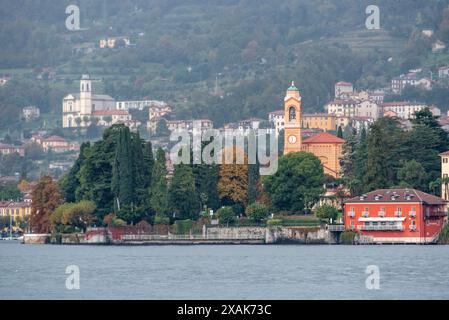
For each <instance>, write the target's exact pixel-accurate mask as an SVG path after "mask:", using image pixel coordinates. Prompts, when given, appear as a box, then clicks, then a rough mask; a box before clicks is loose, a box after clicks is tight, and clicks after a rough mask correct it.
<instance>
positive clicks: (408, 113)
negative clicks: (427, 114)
mask: <svg viewBox="0 0 449 320" xmlns="http://www.w3.org/2000/svg"><path fill="white" fill-rule="evenodd" d="M425 108H429V109H430V111H431V112H432V114H433V115H434V116H440V115H441V111H440V109H438V108H436V107H433V106H430V107H429V106H427V105H426V104H423V103H416V102H407V101H396V102H385V103H383V104H382V105H381V110H382V111H381V112H382V114H383V116H384V117H396V118H399V119H406V120H410V119H413V117H414V114H415V112H417V111H421V110H423V109H425Z"/></svg>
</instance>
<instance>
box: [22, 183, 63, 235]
mask: <svg viewBox="0 0 449 320" xmlns="http://www.w3.org/2000/svg"><path fill="white" fill-rule="evenodd" d="M31 196H32V200H33V202H32V205H31V217H30V227H31V231H32V232H35V233H48V232H49V231H50V230H51V219H50V217H51V214H52V213H53V212H54V210H55V209H56V207H58V206H59V205H60V204H61V202H62V201H61V194H60V192H59V187H58V184H57V183H56V182H55V181H53V179H52V177H51V176H48V175H46V176H43V177H42V178H41V179H40V180H39V183H38V184H37V186H36V188H34V190H33V192H32V194H31Z"/></svg>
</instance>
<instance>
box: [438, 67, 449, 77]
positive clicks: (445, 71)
mask: <svg viewBox="0 0 449 320" xmlns="http://www.w3.org/2000/svg"><path fill="white" fill-rule="evenodd" d="M448 77H449V66H444V67H440V68H438V78H440V79H444V78H448Z"/></svg>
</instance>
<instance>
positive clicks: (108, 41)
mask: <svg viewBox="0 0 449 320" xmlns="http://www.w3.org/2000/svg"><path fill="white" fill-rule="evenodd" d="M119 42H122V44H123V46H125V47H128V46H130V45H131V41H130V40H129V38H128V37H109V38H104V39H100V41H99V46H100V48H101V49H105V48H109V49H114V48H115V47H117V46H118V43H119Z"/></svg>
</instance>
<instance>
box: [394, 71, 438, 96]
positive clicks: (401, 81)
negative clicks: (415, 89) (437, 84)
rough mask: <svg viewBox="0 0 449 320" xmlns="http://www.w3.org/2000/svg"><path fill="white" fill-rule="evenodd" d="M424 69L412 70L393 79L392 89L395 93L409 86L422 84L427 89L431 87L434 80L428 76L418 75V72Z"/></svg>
mask: <svg viewBox="0 0 449 320" xmlns="http://www.w3.org/2000/svg"><path fill="white" fill-rule="evenodd" d="M421 71H422V70H420V69H418V70H410V72H409V73H407V74H401V75H400V76H398V77H395V78H393V79H391V91H392V92H393V93H401V92H402V90H404V88H405V87H407V86H421V87H423V88H425V89H428V90H429V89H431V88H432V85H433V83H434V82H433V80H432V79H430V78H427V77H422V78H420V77H418V73H419V72H421Z"/></svg>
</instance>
